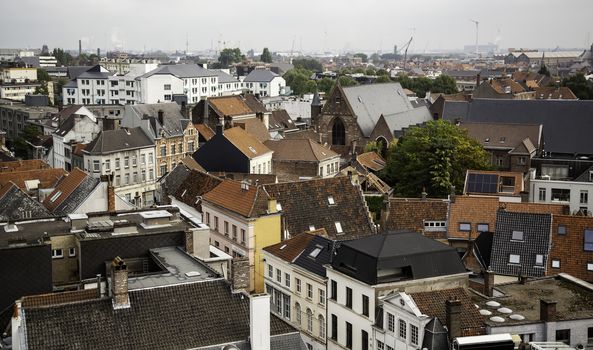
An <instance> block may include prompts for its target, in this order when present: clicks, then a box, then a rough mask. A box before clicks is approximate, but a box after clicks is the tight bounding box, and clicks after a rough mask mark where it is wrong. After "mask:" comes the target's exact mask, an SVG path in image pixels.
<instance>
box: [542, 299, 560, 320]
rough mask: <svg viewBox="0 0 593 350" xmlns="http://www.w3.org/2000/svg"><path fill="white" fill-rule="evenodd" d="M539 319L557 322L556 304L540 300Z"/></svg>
mask: <svg viewBox="0 0 593 350" xmlns="http://www.w3.org/2000/svg"><path fill="white" fill-rule="evenodd" d="M539 319H540V320H541V321H543V322H555V321H556V302H555V301H549V300H544V299H540V301H539Z"/></svg>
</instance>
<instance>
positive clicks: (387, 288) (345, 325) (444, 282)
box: [326, 232, 483, 350]
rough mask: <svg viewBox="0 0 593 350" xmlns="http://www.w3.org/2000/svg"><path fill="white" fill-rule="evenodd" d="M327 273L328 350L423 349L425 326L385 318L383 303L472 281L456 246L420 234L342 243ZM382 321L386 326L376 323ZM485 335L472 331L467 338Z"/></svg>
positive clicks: (395, 318) (461, 285)
mask: <svg viewBox="0 0 593 350" xmlns="http://www.w3.org/2000/svg"><path fill="white" fill-rule="evenodd" d="M429 256H430V257H431V258H430V259H429V258H428V257H429ZM326 273H327V279H328V304H327V313H328V344H327V348H328V349H362V350H367V349H371V348H373V349H389V348H391V349H395V348H398V349H399V348H401V347H400V346H397V344H405V346H409V347H410V348H415V347H418V345H419V344H422V343H423V338H422V335H423V334H424V328H423V326H425V324H424V323H421V322H418V323H416V322H409V321H410V319H409V317H407V316H406V317H404V316H399V317H395V314H386V315H383V310H382V309H381V307H380V305H381V302H382V299H384V298H385V297H387V296H390V295H393V293H396V292H406V293H420V292H429V291H439V290H445V289H455V288H464V287H467V283H468V278H467V277H468V273H467V272H466V270H465V268H464V267H463V264H462V263H461V260H460V259H459V257H458V256H457V253H456V251H455V249H454V248H451V247H449V246H447V245H445V244H443V243H439V242H437V241H434V240H432V239H430V238H427V237H423V236H422V235H420V234H418V233H415V232H407V233H387V234H378V235H373V236H369V237H365V238H361V239H358V240H354V241H348V242H342V243H341V245H340V246H339V247H337V248H336V251H335V253H334V256H333V258H332V261H331V263H330V264H328V265H326ZM389 315H391V316H389ZM433 316H436V315H433ZM381 319H382V325H381V323H379V324H377V322H376V321H377V320H381ZM396 325H397V327H398V328H397V329H398V333H397V335H396V338H393V337H390V336H389V335H388V332H392V333H393V332H394V331H395V328H394V327H396ZM385 330H387V332H385ZM482 332H483V330H482V329H479V328H478V329H469V330H468V335H478V334H483V333H482ZM396 339H397V341H396ZM387 346H389V348H387ZM396 346H397V347H396Z"/></svg>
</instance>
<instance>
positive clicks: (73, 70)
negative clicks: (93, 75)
mask: <svg viewBox="0 0 593 350" xmlns="http://www.w3.org/2000/svg"><path fill="white" fill-rule="evenodd" d="M91 68H93V67H92V66H70V67H68V78H70V79H76V78H78V76H79V75H81V74H82V73H84V72H86V71H87V70H89V69H91Z"/></svg>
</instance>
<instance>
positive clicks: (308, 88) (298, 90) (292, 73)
mask: <svg viewBox="0 0 593 350" xmlns="http://www.w3.org/2000/svg"><path fill="white" fill-rule="evenodd" d="M312 74H313V72H311V71H310V70H307V69H304V68H294V69H291V70H289V71H288V72H286V73H285V74H284V80H286V85H288V86H290V88H291V89H292V91H293V93H294V94H295V95H299V96H300V95H302V94H306V93H312V92H315V90H316V89H317V83H315V81H314V80H311V79H310V78H311V75H312Z"/></svg>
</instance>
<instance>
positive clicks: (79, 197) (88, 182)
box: [54, 175, 101, 216]
mask: <svg viewBox="0 0 593 350" xmlns="http://www.w3.org/2000/svg"><path fill="white" fill-rule="evenodd" d="M100 182H101V180H100V179H98V178H94V177H92V176H90V175H87V177H86V179H84V181H83V182H82V183H81V184H80V185H79V186H78V187H77V188H76V190H74V191H73V192H72V193H70V195H69V196H68V198H66V199H65V200H64V201H63V202H62V203H61V204H60V205H59V206H58V207H57V208H56V209H55V210H54V215H59V216H66V215H68V214H70V213H73V212H74V211H75V210H76V209H77V208H78V207H79V206H80V205H81V204H82V203H83V202H84V201H85V200H86V199H87V198H88V197H89V196H90V194H91V193H92V192H93V191H94V190H95V188H97V185H99V183H100Z"/></svg>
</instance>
